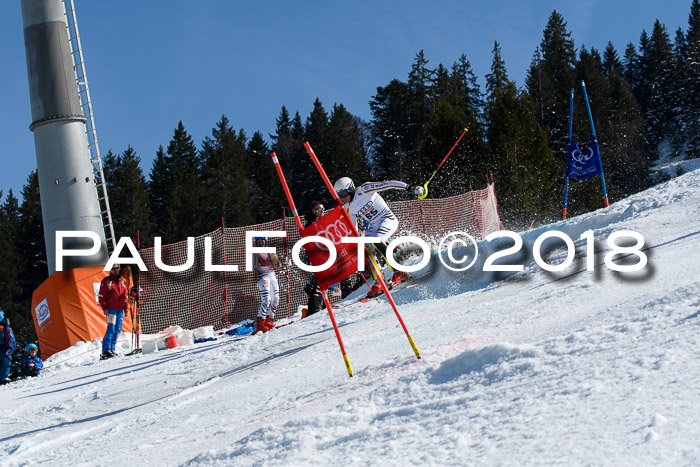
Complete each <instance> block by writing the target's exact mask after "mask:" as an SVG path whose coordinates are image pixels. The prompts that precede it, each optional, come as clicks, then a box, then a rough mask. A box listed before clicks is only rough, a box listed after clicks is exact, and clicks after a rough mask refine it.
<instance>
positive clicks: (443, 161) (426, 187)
mask: <svg viewBox="0 0 700 467" xmlns="http://www.w3.org/2000/svg"><path fill="white" fill-rule="evenodd" d="M467 131H469V130H468V129H467V128H465V129H464V131H463V132H462V134H461V135H459V138H457V141H456V142H455V144H454V145H452V149H450V152H448V153H447V155H446V156H445V158H444V159H443V160H442V162H440V165H438V167H437V169H435V172H433V174H432V175H431V176H430V178H429V179H428V181H427V182H425V184H424V185H423V188H425V193H423V196H419V197H418V198H419V199H425V197H426V196H428V183H430V181H431V180H432V179H433V177H434V176H435V174H436V173H437V172H438V170H440V167H442V164H444V163H445V161H446V160H447V158H448V157H450V154H452V151H454V149H455V148H456V147H457V144H458V143H459V140H461V139H462V136H464V134H465V133H466V132H467Z"/></svg>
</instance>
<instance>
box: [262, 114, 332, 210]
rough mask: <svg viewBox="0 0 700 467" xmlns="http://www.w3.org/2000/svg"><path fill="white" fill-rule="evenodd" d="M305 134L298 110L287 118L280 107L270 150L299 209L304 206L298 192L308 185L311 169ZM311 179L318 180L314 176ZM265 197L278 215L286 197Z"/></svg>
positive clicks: (285, 204)
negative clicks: (290, 117) (292, 117)
mask: <svg viewBox="0 0 700 467" xmlns="http://www.w3.org/2000/svg"><path fill="white" fill-rule="evenodd" d="M319 102H320V101H319ZM304 138H305V135H304V125H303V123H302V121H301V116H300V115H299V112H296V113H295V114H294V119H293V120H292V121H291V122H290V121H289V114H288V113H287V109H286V108H285V107H282V112H281V114H280V118H278V119H277V128H276V134H275V135H273V136H272V139H273V141H274V143H273V146H272V150H273V151H274V152H275V153H276V154H277V157H278V158H279V161H280V165H281V167H282V171H283V173H284V176H285V178H286V179H287V184H288V185H289V189H290V190H291V192H292V196H293V197H294V201H295V204H298V205H299V209H303V207H302V206H304V205H303V204H301V203H303V202H304V200H302V199H301V198H300V196H301V195H302V193H303V192H304V191H305V190H307V189H309V187H308V186H305V185H308V183H310V181H309V180H310V179H311V175H310V174H311V172H310V171H311V170H312V163H311V159H310V158H309V156H308V155H307V154H306V149H304ZM312 147H313V146H312ZM314 151H316V148H314ZM317 154H318V153H317ZM313 170H314V172H315V171H316V169H315V168H313ZM275 176H276V175H275ZM313 183H318V182H317V181H316V180H314V181H313ZM268 200H269V201H270V203H271V205H270V209H271V210H272V212H273V213H275V217H276V218H278V217H279V215H280V214H281V212H282V209H283V208H285V207H286V206H287V200H286V198H285V197H279V199H274V198H268Z"/></svg>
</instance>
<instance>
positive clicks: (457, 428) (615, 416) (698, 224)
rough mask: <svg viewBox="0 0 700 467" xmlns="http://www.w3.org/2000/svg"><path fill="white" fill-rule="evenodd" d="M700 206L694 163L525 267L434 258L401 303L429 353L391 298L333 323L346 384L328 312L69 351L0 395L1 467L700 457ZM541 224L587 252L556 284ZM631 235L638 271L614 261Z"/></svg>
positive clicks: (591, 217)
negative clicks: (205, 334) (247, 333)
mask: <svg viewBox="0 0 700 467" xmlns="http://www.w3.org/2000/svg"><path fill="white" fill-rule="evenodd" d="M699 214H700V171H695V172H691V173H688V174H685V175H683V176H681V177H678V178H676V179H673V180H671V181H669V182H667V183H664V184H661V185H659V186H657V187H654V188H652V189H650V190H647V191H646V192H643V193H639V194H637V195H634V196H632V197H630V198H628V199H625V200H622V201H620V202H618V203H615V204H613V205H611V206H610V207H609V208H606V209H601V210H598V211H596V212H594V213H589V214H586V215H583V216H579V217H576V218H573V219H569V220H567V221H565V222H564V221H563V222H558V223H555V224H552V225H549V226H543V227H540V228H537V229H534V230H531V231H528V232H523V233H522V234H521V236H522V238H523V242H524V246H525V248H524V252H523V253H522V254H521V255H520V256H514V257H511V258H509V260H510V261H516V262H517V261H522V262H523V264H524V266H525V268H524V271H522V272H518V273H500V274H493V275H487V274H485V273H483V272H479V271H480V268H481V267H482V266H483V260H484V259H485V257H486V256H488V254H490V253H491V252H493V251H495V250H496V249H502V248H504V247H505V246H508V243H507V242H505V243H504V242H501V243H498V242H492V243H493V244H484V243H482V244H480V247H479V248H480V250H479V254H480V259H479V262H477V264H476V265H475V266H474V267H473V268H472V269H471V270H469V271H466V272H464V273H453V272H450V271H447V270H446V269H444V268H443V267H442V266H441V265H440V264H439V263H437V260H436V259H435V258H433V259H432V263H431V265H432V266H431V267H432V272H431V273H430V274H428V275H426V276H425V277H423V278H422V279H421V280H418V281H417V284H418V285H417V286H415V287H411V288H408V289H405V290H401V291H399V292H397V294H396V297H395V298H396V301H397V303H398V304H399V306H400V311H401V313H402V316H403V317H404V319H405V321H406V325H407V327H408V329H409V331H410V332H411V335H412V336H413V338H414V339H415V341H416V344H417V346H418V348H419V349H420V351H421V353H422V356H423V358H422V359H421V360H417V359H416V358H415V356H414V355H413V351H412V350H411V347H410V345H409V343H408V341H407V338H406V336H405V334H404V333H403V330H402V329H401V327H400V326H399V324H398V322H397V319H396V317H395V316H394V313H393V311H392V310H391V308H390V307H389V305H388V304H387V303H386V300H385V299H382V300H380V301H379V302H376V301H373V302H369V303H364V304H356V305H353V306H351V307H347V308H343V309H340V310H337V311H336V312H335V313H336V318H337V320H338V324H339V326H340V332H341V335H342V337H343V340H344V344H345V347H346V350H347V353H348V356H349V358H350V363H351V365H352V367H353V370H354V372H355V376H354V377H353V378H348V376H347V373H346V370H345V365H344V364H343V361H342V357H341V354H340V350H339V348H338V343H337V341H336V340H335V335H334V333H333V329H332V326H331V324H330V320H329V319H328V317H327V315H326V314H325V313H319V314H317V315H314V316H313V317H310V318H308V319H305V320H303V321H301V322H299V323H295V324H294V325H293V326H287V327H284V328H280V329H278V330H275V331H272V332H269V333H266V334H264V335H262V336H251V337H247V338H245V339H242V340H238V341H234V340H233V339H231V338H229V337H227V336H224V337H221V338H219V340H218V341H215V342H205V343H202V344H196V345H193V346H187V347H182V348H178V349H172V350H167V351H160V352H155V353H151V354H145V355H135V356H128V357H119V358H116V359H112V360H107V361H98V354H99V350H98V348H99V345H100V343H99V340H98V341H95V342H93V343H79V344H76V345H75V346H73V347H71V348H70V349H67V350H65V351H63V352H60V353H59V354H57V355H55V356H52V357H51V358H50V359H48V360H47V362H46V365H47V369H46V370H45V371H44V372H43V373H42V375H41V376H40V377H39V378H33V379H27V380H23V381H18V382H15V383H12V384H10V385H7V386H3V387H1V388H0V408H2V411H3V414H4V416H3V417H2V419H1V420H0V428H1V429H0V465H8V466H14V465H38V464H40V465H59V466H62V465H71V466H72V465H113V464H114V463H115V462H116V461H118V462H120V463H121V462H123V463H137V464H154V465H163V464H178V465H328V464H339V465H369V464H372V465H405V464H406V463H407V462H411V463H415V464H419V465H504V464H505V465H542V464H557V465H572V464H573V465H590V464H595V465H600V464H603V465H619V464H623V465H698V464H700V446H699V445H698V443H697V439H696V437H697V435H696V434H697V433H698V432H700V410H699V409H700V407H699V405H700V403H699V401H700V363H698V358H697V349H698V348H700V338H699V337H698V336H700V332H699V331H700V313H699V310H700V276H699V274H698V264H699V263H700V262H699V261H698V259H699V257H700V255H698V248H699V247H700V216H699ZM549 230H560V231H562V232H565V233H567V234H568V235H569V236H570V237H571V238H572V240H574V242H575V245H576V249H577V257H576V261H575V262H574V264H573V265H572V266H570V267H569V268H567V270H566V271H563V272H562V273H547V272H545V271H543V270H541V269H540V268H539V266H537V265H536V264H535V263H534V261H533V260H532V253H531V252H532V245H533V244H534V241H535V239H536V238H537V237H538V236H539V235H541V234H542V233H544V232H547V231H549ZM587 230H594V232H595V236H596V244H595V246H596V260H595V265H596V266H595V270H594V271H586V270H585V267H586V259H585V255H584V253H585V244H584V241H583V240H579V236H580V235H581V234H582V233H584V232H585V231H587ZM620 230H634V231H636V232H639V233H640V234H642V235H643V236H644V239H645V244H644V246H643V250H644V253H645V254H646V255H647V256H648V258H649V262H648V265H647V267H646V268H645V269H644V270H643V271H640V272H637V273H617V272H614V271H611V270H610V269H609V268H608V267H607V266H606V265H605V264H604V261H603V258H604V256H605V254H606V253H607V252H608V251H610V248H609V246H608V245H607V243H606V242H605V239H606V238H607V237H608V236H609V235H610V234H611V233H613V232H616V231H620ZM499 245H500V246H499ZM561 246H562V245H561V244H559V245H554V246H550V247H548V248H547V253H546V254H545V255H544V256H545V257H546V259H547V261H548V262H549V263H550V264H556V263H559V262H561V261H563V259H564V258H565V256H566V251H565V250H564V249H563V248H561ZM630 261H631V262H634V258H625V259H621V260H619V262H620V263H624V264H629V262H630ZM358 293H364V290H363V289H361V290H360V291H359V292H358ZM119 345H120V348H121V351H122V352H128V350H129V346H130V336H129V335H124V336H122V340H121V341H120V344H119Z"/></svg>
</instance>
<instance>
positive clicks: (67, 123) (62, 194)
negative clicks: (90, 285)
mask: <svg viewBox="0 0 700 467" xmlns="http://www.w3.org/2000/svg"><path fill="white" fill-rule="evenodd" d="M22 23H23V26H24V46H25V51H26V55H27V77H28V80H29V100H30V103H31V108H32V123H31V125H30V126H29V129H30V130H31V131H32V132H33V133H34V145H35V148H36V162H37V170H38V175H39V189H40V191H41V212H42V217H43V221H44V235H45V238H46V257H47V261H48V265H49V274H53V273H54V272H56V231H58V230H87V231H92V232H95V233H97V234H98V236H99V238H100V239H101V243H102V244H101V247H100V250H99V252H98V253H96V254H95V255H91V256H74V257H66V258H65V259H64V261H63V264H64V266H63V269H64V270H65V269H71V268H75V267H82V266H96V265H102V264H105V263H106V262H107V259H108V254H107V243H106V240H105V234H104V229H103V225H102V217H101V215H100V205H99V201H98V199H97V190H96V189H95V182H94V180H93V170H92V164H91V163H90V155H89V150H88V143H87V137H86V135H85V117H84V116H83V114H82V111H81V108H80V101H79V97H78V88H77V85H76V79H75V72H74V71H73V63H72V60H71V56H70V44H69V43H68V35H67V32H66V20H65V12H64V9H63V2H62V0H22ZM91 246H92V243H91V242H90V241H89V240H87V239H78V238H76V239H74V240H73V241H70V242H69V239H66V241H65V243H64V245H63V248H64V249H88V248H90V247H91Z"/></svg>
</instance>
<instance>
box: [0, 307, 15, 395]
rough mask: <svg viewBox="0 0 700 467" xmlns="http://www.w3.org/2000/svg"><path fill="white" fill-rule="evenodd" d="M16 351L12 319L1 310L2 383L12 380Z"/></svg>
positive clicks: (0, 382)
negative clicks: (11, 368)
mask: <svg viewBox="0 0 700 467" xmlns="http://www.w3.org/2000/svg"><path fill="white" fill-rule="evenodd" d="M14 352H15V333H14V332H12V328H11V327H10V320H8V319H7V318H5V312H4V311H2V310H0V384H7V383H9V382H10V367H11V366H12V354H13V353H14Z"/></svg>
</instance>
